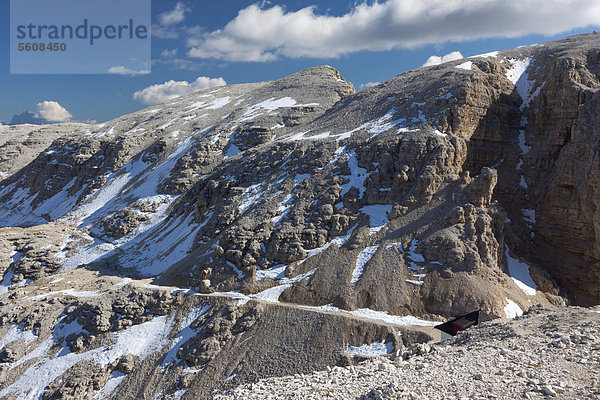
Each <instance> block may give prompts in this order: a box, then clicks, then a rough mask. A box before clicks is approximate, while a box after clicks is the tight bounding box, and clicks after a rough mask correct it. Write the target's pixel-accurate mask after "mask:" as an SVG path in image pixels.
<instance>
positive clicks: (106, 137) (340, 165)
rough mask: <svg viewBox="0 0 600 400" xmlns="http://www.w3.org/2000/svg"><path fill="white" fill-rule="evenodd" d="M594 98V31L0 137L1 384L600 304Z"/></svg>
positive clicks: (194, 367)
mask: <svg viewBox="0 0 600 400" xmlns="http://www.w3.org/2000/svg"><path fill="white" fill-rule="evenodd" d="M599 88H600V48H599V46H598V35H597V34H590V35H580V36H576V37H572V38H567V39H564V40H559V41H556V42H550V43H546V44H543V45H536V46H529V47H523V48H518V49H514V50H506V51H501V52H496V53H490V54H487V55H482V56H475V57H471V58H469V59H463V60H457V61H453V62H449V63H444V64H441V65H437V66H432V67H426V68H420V69H417V70H414V71H409V72H405V73H402V74H400V75H398V76H396V77H394V78H392V79H390V80H388V81H386V82H384V83H382V84H380V85H378V86H376V87H373V88H369V89H366V90H363V91H361V92H358V93H356V92H355V90H354V87H353V85H352V84H351V83H349V82H347V81H346V80H345V79H344V78H343V77H342V76H341V75H340V74H339V72H338V71H336V70H335V69H333V68H332V67H329V66H322V67H315V68H309V69H307V70H304V71H301V72H298V73H296V74H293V75H290V76H288V77H284V78H282V79H279V80H275V81H271V82H261V83H255V84H243V85H231V86H226V87H220V88H216V89H209V90H204V91H200V92H197V93H193V94H191V95H188V96H183V97H180V98H176V99H173V100H170V101H167V102H165V103H162V104H158V105H156V106H153V107H149V108H147V109H144V110H141V111H139V112H136V113H133V114H129V115H125V116H122V117H119V118H116V119H114V120H112V121H108V122H105V123H103V124H96V125H83V124H61V125H52V126H46V127H33V126H19V127H1V128H0V174H1V175H0V378H1V379H0V382H1V383H0V398H2V397H3V396H5V397H7V398H10V396H14V397H19V396H24V393H26V392H27V390H32V392H31V393H34V394H32V395H31V396H30V397H43V398H89V397H93V396H96V395H98V396H99V397H102V396H109V395H111V394H114V395H115V396H117V397H119V398H140V397H144V396H145V397H148V398H149V397H155V396H158V397H161V396H162V397H168V396H171V397H172V396H179V397H180V398H181V396H183V397H182V398H186V396H187V397H189V398H192V397H193V398H207V397H208V396H210V394H211V392H212V391H213V390H221V389H227V388H230V387H232V386H234V385H237V384H243V383H248V382H253V381H255V380H257V379H259V378H267V377H270V376H281V375H285V374H292V373H308V372H310V371H314V370H316V369H323V368H325V367H327V366H334V365H346V364H352V363H355V362H356V361H357V360H359V359H360V357H356V354H357V353H356V352H357V351H358V350H356V349H357V348H362V346H363V345H367V347H368V346H371V345H373V344H374V343H376V344H377V343H378V344H377V346H379V347H378V348H380V349H381V348H384V349H385V351H386V352H387V351H388V350H389V351H393V350H394V349H396V350H397V349H399V348H400V346H401V345H407V344H409V343H415V342H423V341H427V340H429V338H430V337H431V334H432V332H431V329H430V328H428V326H430V325H432V324H435V321H440V320H444V319H446V318H449V317H452V316H455V315H457V314H461V313H466V312H470V311H473V310H476V309H481V310H483V311H485V312H487V313H489V314H492V315H495V316H497V317H515V316H518V315H520V314H522V313H523V311H524V310H525V309H527V308H529V307H531V306H535V305H543V306H546V307H552V306H554V307H563V306H566V305H583V306H588V305H594V304H598V303H600V291H599V288H600V244H599V243H600V242H599V241H598V239H597V237H596V236H597V234H598V232H599V229H600V223H599V222H598V221H599V220H600V216H599V215H600V214H598V211H597V208H598V206H600V204H598V205H597V203H598V198H599V194H600V160H598V159H597V158H598V151H597V149H598V148H599V146H600V136H599V133H598V129H597V128H598V126H600V121H599V120H598V113H597V112H596V110H597V109H598V106H599V103H598V101H599V98H598V89H599ZM155 285H160V286H155ZM398 330H401V331H402V335H398ZM134 339H135V340H134ZM136 340H139V343H140V345H139V346H137V347H136V345H135V343H138V342H136ZM307 343H310V345H308V344H307ZM377 346H376V347H377ZM358 352H359V351H358ZM359 353H360V352H359ZM352 354H354V355H355V356H354V357H353V356H352ZM59 367H60V368H59ZM49 371H54V372H52V373H50V372H49ZM86 371H88V373H86ZM41 376H43V377H44V379H41V378H40V380H39V382H41V383H40V384H39V387H38V386H36V387H35V388H34V389H28V388H27V384H28V382H29V381H30V380H31V379H37V378H39V377H41ZM184 393H185V394H184Z"/></svg>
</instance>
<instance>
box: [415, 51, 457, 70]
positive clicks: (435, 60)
mask: <svg viewBox="0 0 600 400" xmlns="http://www.w3.org/2000/svg"><path fill="white" fill-rule="evenodd" d="M461 58H464V57H463V55H462V54H461V53H460V51H453V52H452V53H448V54H446V55H444V56H441V57H440V56H431V57H429V58H428V59H427V61H425V64H423V67H430V66H432V65H439V64H443V63H446V62H448V61H455V60H460V59H461Z"/></svg>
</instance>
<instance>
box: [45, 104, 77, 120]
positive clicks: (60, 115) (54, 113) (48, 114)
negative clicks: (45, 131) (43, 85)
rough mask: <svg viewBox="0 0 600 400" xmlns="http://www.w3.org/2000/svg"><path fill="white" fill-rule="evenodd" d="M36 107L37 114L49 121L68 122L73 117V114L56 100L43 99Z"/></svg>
mask: <svg viewBox="0 0 600 400" xmlns="http://www.w3.org/2000/svg"><path fill="white" fill-rule="evenodd" d="M36 107H37V113H36V114H37V115H36V116H37V117H39V118H43V119H45V120H46V121H48V122H66V121H69V120H71V118H73V115H71V113H70V112H68V111H67V110H66V109H65V108H64V107H63V106H61V105H60V104H58V102H56V101H42V102H41V103H38V104H37V106H36Z"/></svg>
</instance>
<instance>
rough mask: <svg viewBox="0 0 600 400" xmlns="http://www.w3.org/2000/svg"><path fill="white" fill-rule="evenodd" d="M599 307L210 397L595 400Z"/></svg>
mask: <svg viewBox="0 0 600 400" xmlns="http://www.w3.org/2000/svg"><path fill="white" fill-rule="evenodd" d="M599 311H600V310H598V307H596V308H595V310H594V309H592V310H584V309H578V308H571V309H562V310H560V311H550V310H543V309H535V310H533V309H532V310H531V311H530V312H529V313H527V314H526V315H525V316H523V317H522V318H518V319H516V320H513V321H499V322H493V323H484V324H482V325H479V326H478V327H476V328H474V329H472V330H469V331H468V332H465V333H463V334H460V335H459V336H457V337H456V338H455V339H453V340H450V341H448V342H443V343H440V344H435V345H420V346H419V345H416V346H411V347H409V348H406V349H404V350H402V351H401V352H399V353H398V354H397V356H396V357H395V358H394V357H392V358H389V357H387V358H375V359H371V360H368V361H365V362H363V363H361V364H359V365H356V366H350V367H344V368H342V367H335V368H333V369H331V368H330V369H327V370H323V371H320V372H314V373H312V374H308V375H293V376H286V377H281V378H270V379H265V380H259V381H258V382H256V383H252V384H247V385H242V386H240V387H237V388H235V389H233V390H231V391H227V392H224V393H219V394H216V395H214V396H213V397H212V398H213V399H219V400H225V399H240V400H242V399H243V400H251V399H261V400H263V399H265V400H266V399H361V400H371V399H372V400H375V399H379V400H383V399H386V400H388V399H389V400H391V399H506V400H511V399H521V398H522V399H576V398H579V399H584V398H588V399H595V398H598V397H600V381H599V378H598V371H599V368H600V358H599V355H600V325H599V324H598V312H599Z"/></svg>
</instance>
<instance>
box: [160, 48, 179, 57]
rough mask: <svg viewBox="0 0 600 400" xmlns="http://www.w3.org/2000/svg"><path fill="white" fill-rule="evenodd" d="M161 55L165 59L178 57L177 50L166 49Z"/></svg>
mask: <svg viewBox="0 0 600 400" xmlns="http://www.w3.org/2000/svg"><path fill="white" fill-rule="evenodd" d="M160 55H161V57H164V58H171V57H175V55H177V49H172V50H169V49H164V50H163V51H162V53H160Z"/></svg>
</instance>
